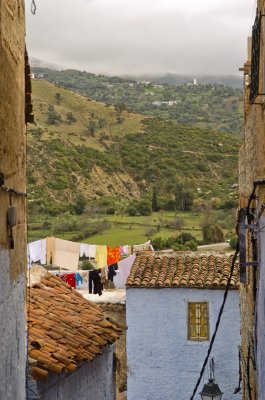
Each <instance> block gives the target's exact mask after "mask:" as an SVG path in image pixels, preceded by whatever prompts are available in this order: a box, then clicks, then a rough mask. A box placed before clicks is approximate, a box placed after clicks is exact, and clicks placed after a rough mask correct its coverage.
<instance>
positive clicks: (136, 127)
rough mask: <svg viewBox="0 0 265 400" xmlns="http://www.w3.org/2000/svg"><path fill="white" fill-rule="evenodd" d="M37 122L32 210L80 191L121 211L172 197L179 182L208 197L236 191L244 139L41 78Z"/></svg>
mask: <svg viewBox="0 0 265 400" xmlns="http://www.w3.org/2000/svg"><path fill="white" fill-rule="evenodd" d="M32 83H33V104H34V114H35V120H36V123H37V125H33V124H31V125H29V127H28V193H29V196H28V205H29V211H30V212H31V213H40V212H41V213H51V214H57V213H59V212H66V211H71V210H72V208H73V207H74V205H75V204H76V202H77V201H78V197H79V196H80V195H83V196H85V198H86V201H90V203H91V204H95V206H96V205H97V204H99V203H102V202H104V201H111V203H112V204H113V206H114V207H115V208H116V210H117V211H119V210H120V209H121V208H122V207H124V205H126V204H129V203H130V201H131V200H132V199H137V198H140V197H141V198H145V197H148V198H150V197H151V196H152V192H153V189H154V188H156V189H157V193H158V195H159V197H160V199H161V202H164V203H165V202H167V201H170V199H171V198H172V197H173V196H174V193H175V184H176V182H182V183H183V184H185V186H187V187H189V188H190V189H191V190H192V191H193V192H194V193H195V197H196V198H198V200H200V199H201V201H204V199H205V200H209V199H212V198H215V199H216V201H219V202H225V201H227V200H229V199H235V197H236V189H233V187H232V185H233V184H234V183H236V182H237V176H236V172H237V153H238V148H239V140H238V139H237V138H236V137H235V136H232V135H230V134H225V133H222V132H219V133H217V132H213V131H210V130H208V129H199V128H197V127H194V126H193V127H191V126H187V125H177V124H175V123H173V122H170V121H165V120H163V119H156V118H146V117H144V116H143V115H139V114H134V113H129V112H127V111H124V110H122V109H119V108H118V107H116V108H114V107H112V106H109V105H106V104H104V103H99V102H96V101H93V100H91V99H90V98H86V97H82V96H80V95H78V94H76V93H72V92H71V91H69V90H66V89H63V88H59V87H57V86H55V85H53V84H51V83H49V82H46V81H45V80H33V82H32Z"/></svg>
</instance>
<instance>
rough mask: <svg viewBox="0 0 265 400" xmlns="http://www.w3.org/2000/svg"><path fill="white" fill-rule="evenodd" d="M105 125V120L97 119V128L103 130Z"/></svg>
mask: <svg viewBox="0 0 265 400" xmlns="http://www.w3.org/2000/svg"><path fill="white" fill-rule="evenodd" d="M106 125H107V121H106V120H105V118H99V120H98V127H99V128H100V129H101V128H104V127H105V126H106Z"/></svg>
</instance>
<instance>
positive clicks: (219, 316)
mask: <svg viewBox="0 0 265 400" xmlns="http://www.w3.org/2000/svg"><path fill="white" fill-rule="evenodd" d="M238 254H239V242H238V241H237V245H236V251H235V253H234V256H233V260H232V265H231V271H230V275H229V278H228V280H227V285H226V288H225V293H224V298H223V302H222V305H221V308H220V310H219V314H218V318H217V321H216V325H215V330H214V333H213V336H212V338H211V341H210V345H209V348H208V351H207V355H206V357H205V360H204V363H203V366H202V369H201V372H200V376H199V379H198V381H197V383H196V386H195V388H194V390H193V393H192V396H191V397H190V400H193V398H194V396H195V394H196V392H197V389H198V387H199V385H200V383H201V379H202V377H203V374H204V370H205V367H206V365H207V363H208V360H209V357H210V355H211V351H212V347H213V344H214V341H215V337H216V334H217V331H218V328H219V325H220V321H221V316H222V314H223V311H224V306H225V303H226V299H227V296H228V292H229V286H230V283H231V279H232V277H233V273H234V269H235V264H236V260H237V256H238Z"/></svg>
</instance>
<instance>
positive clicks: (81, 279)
mask: <svg viewBox="0 0 265 400" xmlns="http://www.w3.org/2000/svg"><path fill="white" fill-rule="evenodd" d="M75 282H76V285H77V286H79V284H81V285H82V283H83V278H82V276H81V275H80V274H79V272H75Z"/></svg>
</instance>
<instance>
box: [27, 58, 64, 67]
mask: <svg viewBox="0 0 265 400" xmlns="http://www.w3.org/2000/svg"><path fill="white" fill-rule="evenodd" d="M30 66H31V68H48V69H51V70H60V69H63V67H62V66H60V65H58V64H53V63H50V62H48V61H43V60H40V59H39V58H36V57H30Z"/></svg>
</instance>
